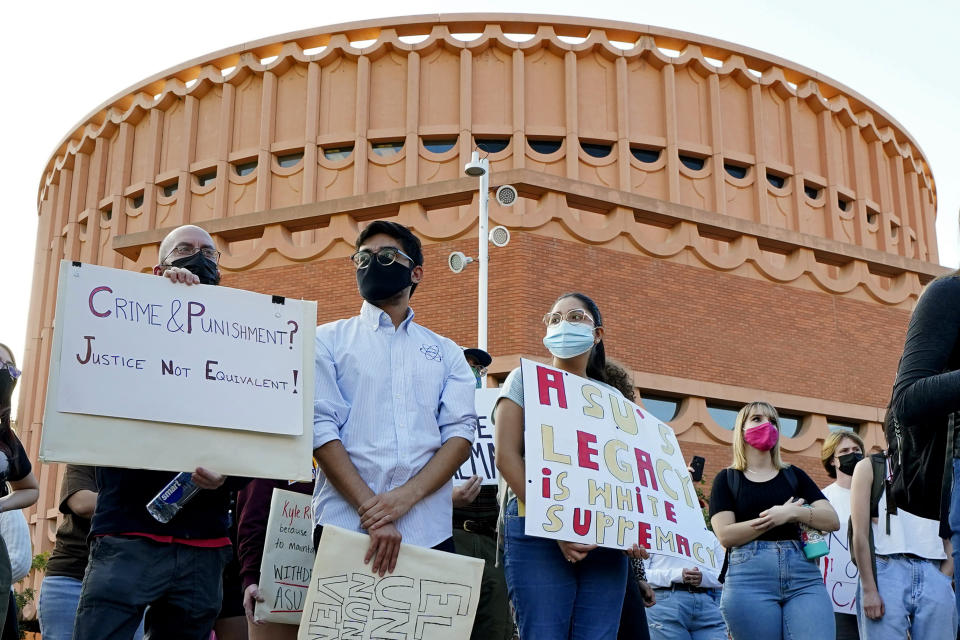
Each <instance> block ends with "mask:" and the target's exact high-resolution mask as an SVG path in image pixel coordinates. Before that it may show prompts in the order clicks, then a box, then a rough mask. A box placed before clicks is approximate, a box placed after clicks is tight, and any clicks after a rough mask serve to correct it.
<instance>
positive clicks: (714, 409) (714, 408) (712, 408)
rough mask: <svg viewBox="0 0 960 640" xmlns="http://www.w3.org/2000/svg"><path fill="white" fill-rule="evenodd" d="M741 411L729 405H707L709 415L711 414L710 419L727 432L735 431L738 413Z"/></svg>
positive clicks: (710, 403) (711, 403)
mask: <svg viewBox="0 0 960 640" xmlns="http://www.w3.org/2000/svg"><path fill="white" fill-rule="evenodd" d="M739 411H740V410H739V409H734V408H732V407H729V406H727V405H723V404H716V403H713V402H708V403H707V413H709V414H710V417H711V418H713V421H714V422H716V423H717V424H718V425H720V426H721V427H723V428H724V429H726V430H727V431H733V427H734V425H735V424H736V421H737V413H738V412H739Z"/></svg>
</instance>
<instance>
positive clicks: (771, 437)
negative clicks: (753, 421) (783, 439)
mask: <svg viewBox="0 0 960 640" xmlns="http://www.w3.org/2000/svg"><path fill="white" fill-rule="evenodd" d="M779 437H780V432H779V431H777V428H776V427H775V426H773V425H772V424H771V423H770V422H764V423H763V424H758V425H757V426H755V427H750V428H749V429H746V430H745V431H744V432H743V439H744V440H746V441H747V444H749V445H750V446H751V447H753V448H754V449H757V450H758V451H770V449H773V447H774V446H776V444H777V439H778V438H779Z"/></svg>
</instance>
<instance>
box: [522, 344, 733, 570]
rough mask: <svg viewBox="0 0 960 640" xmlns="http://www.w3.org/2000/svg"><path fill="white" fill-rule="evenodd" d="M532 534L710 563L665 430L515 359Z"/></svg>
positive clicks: (642, 413)
mask: <svg viewBox="0 0 960 640" xmlns="http://www.w3.org/2000/svg"><path fill="white" fill-rule="evenodd" d="M521 368H522V374H523V404H524V421H525V427H524V443H525V457H526V477H527V487H528V489H527V496H526V497H527V502H526V529H525V531H526V533H527V535H531V536H538V537H542V538H551V539H555V540H567V541H571V542H581V543H584V544H597V545H600V546H603V547H612V548H615V549H625V548H629V547H630V546H631V545H632V544H634V543H639V544H640V545H642V546H644V547H646V548H647V549H649V550H650V551H651V552H655V553H660V554H663V555H668V556H674V557H678V558H683V559H687V560H690V561H692V562H693V563H696V564H700V565H702V566H704V567H709V568H711V569H719V566H720V563H722V561H723V558H717V557H716V554H715V553H714V551H713V548H714V545H713V541H712V539H711V534H710V532H709V531H707V530H706V526H705V522H704V520H703V512H702V511H701V510H700V505H699V502H698V501H697V494H696V492H695V490H694V487H693V480H692V479H691V478H690V474H689V472H688V471H687V464H686V462H685V461H684V458H683V454H682V453H681V452H680V446H679V444H678V443H677V437H676V435H674V433H673V429H671V428H670V427H668V426H667V425H665V424H663V423H662V422H660V421H659V420H657V419H656V418H655V417H654V416H653V415H651V414H650V413H649V412H647V411H646V410H645V409H641V408H640V407H639V406H637V405H635V404H633V403H632V402H630V401H628V400H625V399H624V398H623V396H621V395H620V394H618V393H615V392H611V391H610V390H609V389H608V388H607V387H605V386H603V385H600V384H597V383H596V382H593V381H592V380H588V379H586V378H581V377H579V376H576V375H573V374H570V373H567V372H564V371H560V370H558V369H554V368H552V367H549V366H546V365H543V364H540V363H538V362H533V361H530V360H521Z"/></svg>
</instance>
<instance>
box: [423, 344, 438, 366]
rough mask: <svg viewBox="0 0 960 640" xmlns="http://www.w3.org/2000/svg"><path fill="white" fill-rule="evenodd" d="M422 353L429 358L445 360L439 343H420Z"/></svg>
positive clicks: (436, 360)
mask: <svg viewBox="0 0 960 640" xmlns="http://www.w3.org/2000/svg"><path fill="white" fill-rule="evenodd" d="M420 353H422V354H423V357H424V358H426V359H427V360H433V361H435V362H443V354H442V353H441V352H440V345H438V344H422V345H420Z"/></svg>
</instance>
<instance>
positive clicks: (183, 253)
mask: <svg viewBox="0 0 960 640" xmlns="http://www.w3.org/2000/svg"><path fill="white" fill-rule="evenodd" d="M198 253H199V254H201V255H202V256H203V257H204V258H206V259H208V260H213V261H214V262H217V263H219V262H220V252H219V251H217V250H216V249H214V248H213V247H191V246H189V245H185V244H184V245H180V246H178V247H174V248H173V251H171V252H170V253H168V254H167V257H166V258H164V259H163V262H164V264H166V263H167V260H169V259H170V256H176V258H175V259H176V260H179V259H180V258H189V257H190V256H195V255H197V254H198Z"/></svg>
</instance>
